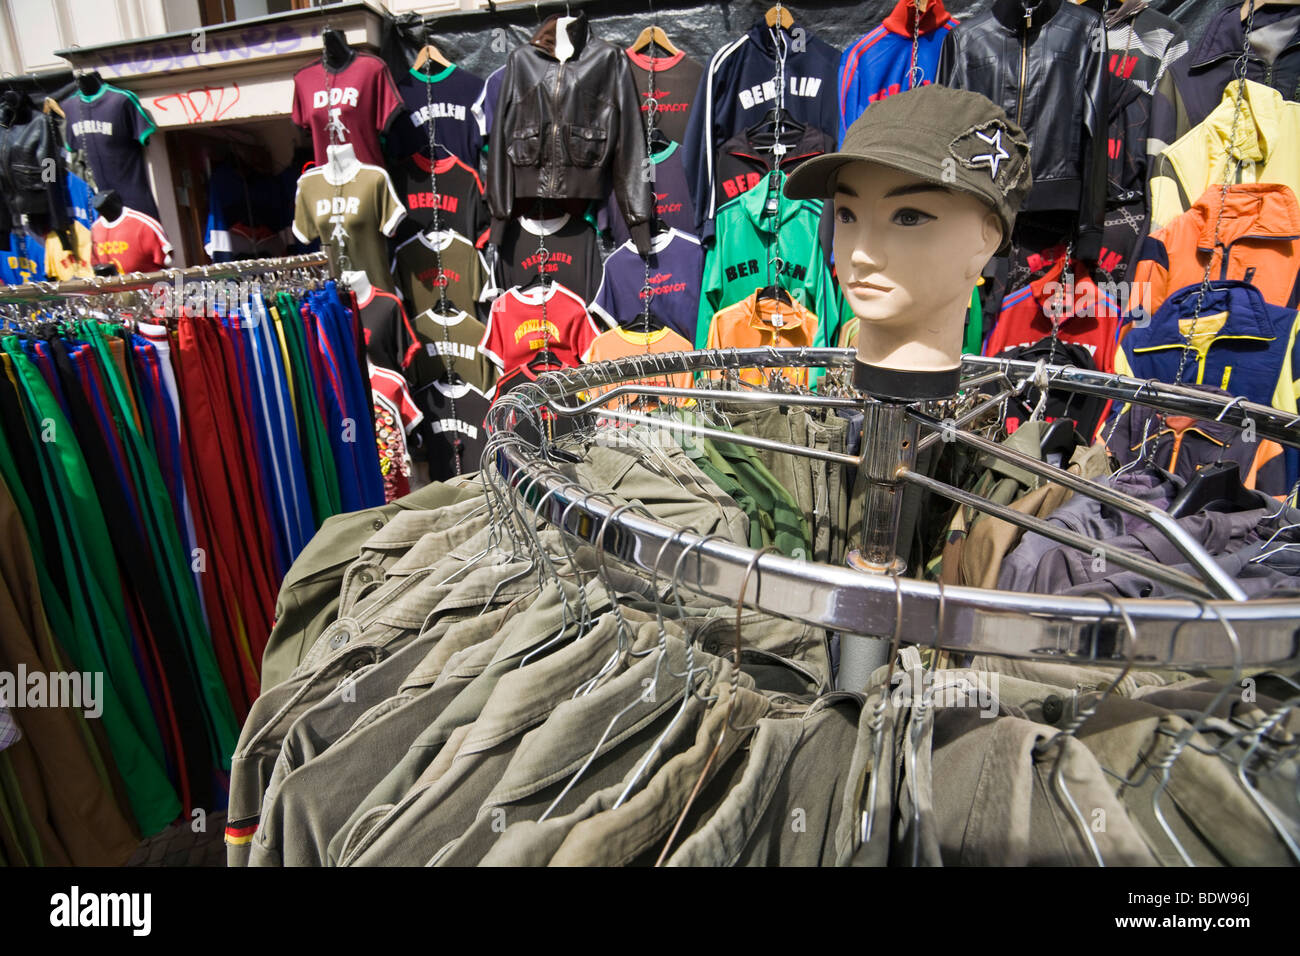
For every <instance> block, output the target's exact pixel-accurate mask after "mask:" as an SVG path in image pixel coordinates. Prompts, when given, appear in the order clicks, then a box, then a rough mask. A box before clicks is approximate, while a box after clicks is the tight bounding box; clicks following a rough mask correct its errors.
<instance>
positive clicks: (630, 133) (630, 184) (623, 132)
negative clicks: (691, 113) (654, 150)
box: [585, 54, 654, 295]
mask: <svg viewBox="0 0 1300 956" xmlns="http://www.w3.org/2000/svg"><path fill="white" fill-rule="evenodd" d="M616 62H617V64H618V66H617V75H616V76H615V78H614V82H615V87H614V89H615V91H616V94H615V95H616V100H615V102H616V105H617V109H618V133H617V134H616V135H617V136H618V142H617V143H616V144H615V146H614V193H615V195H616V196H617V197H618V208H619V209H620V210H621V211H622V213H623V221H624V222H626V223H627V229H628V233H629V234H630V235H631V237H632V241H633V243H635V244H636V248H637V251H638V252H640V253H641V255H643V256H644V255H648V254H649V252H650V214H651V212H652V211H653V209H654V187H653V185H652V184H651V183H650V181H649V180H648V179H647V178H646V177H645V176H644V175H643V174H642V169H643V164H644V163H645V162H646V156H647V155H648V148H647V146H646V139H645V127H644V126H642V125H641V106H640V98H639V97H638V96H637V92H636V82H635V81H634V80H633V79H632V67H631V66H630V65H629V64H628V60H627V57H626V56H623V55H622V54H620V55H619V57H618V59H617V61H616ZM593 241H594V237H593ZM585 294H587V295H590V294H591V293H590V291H588V292H587V293H585Z"/></svg>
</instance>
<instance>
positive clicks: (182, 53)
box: [100, 24, 309, 77]
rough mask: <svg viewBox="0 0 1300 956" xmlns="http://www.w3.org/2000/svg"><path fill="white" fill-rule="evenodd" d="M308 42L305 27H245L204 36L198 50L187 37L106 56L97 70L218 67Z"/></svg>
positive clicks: (122, 73)
mask: <svg viewBox="0 0 1300 956" xmlns="http://www.w3.org/2000/svg"><path fill="white" fill-rule="evenodd" d="M308 39H309V34H308V32H307V31H306V30H305V28H300V27H295V26H291V25H289V24H281V25H279V26H267V27H249V28H248V29H246V30H240V31H239V32H238V33H235V34H231V35H228V36H218V35H212V36H208V37H206V38H205V39H204V43H203V49H201V50H196V49H195V44H194V43H193V41H191V39H190V38H188V37H177V38H175V39H172V40H166V41H161V42H159V43H151V44H149V45H148V46H144V47H131V48H130V49H127V50H121V51H115V52H109V53H106V54H105V55H104V60H103V64H102V66H101V67H100V69H101V70H102V71H103V72H104V74H105V75H106V76H112V77H126V76H137V75H139V74H141V73H161V72H167V71H170V70H183V69H192V68H194V67H200V66H221V65H223V64H227V63H238V62H239V61H240V60H251V59H253V58H255V57H264V56H278V55H280V54H283V53H292V52H293V51H295V50H298V49H300V48H301V47H302V46H303V43H304V42H305V41H306V40H308Z"/></svg>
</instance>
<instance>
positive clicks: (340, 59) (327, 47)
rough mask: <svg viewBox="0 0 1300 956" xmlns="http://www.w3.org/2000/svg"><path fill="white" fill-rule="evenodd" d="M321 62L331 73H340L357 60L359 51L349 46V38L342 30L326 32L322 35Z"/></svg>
mask: <svg viewBox="0 0 1300 956" xmlns="http://www.w3.org/2000/svg"><path fill="white" fill-rule="evenodd" d="M321 46H322V53H321V62H323V63H324V64H325V69H327V70H329V71H330V72H331V73H339V72H341V71H343V70H345V69H347V67H348V66H349V65H350V64H351V63H352V61H353V60H354V59H356V55H357V51H356V50H354V49H352V47H350V46H348V38H347V36H345V35H344V33H343V32H342V31H341V30H326V31H325V32H324V33H322V34H321Z"/></svg>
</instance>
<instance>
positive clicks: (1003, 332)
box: [984, 294, 1015, 357]
mask: <svg viewBox="0 0 1300 956" xmlns="http://www.w3.org/2000/svg"><path fill="white" fill-rule="evenodd" d="M1008 298H1010V294H1008ZM1014 322H1015V317H1014V316H1013V315H1012V314H1011V313H1010V310H1009V309H1003V310H1001V311H1000V312H998V315H997V318H995V319H994V320H993V328H992V330H990V332H989V337H988V341H987V342H985V343H984V354H985V355H986V356H989V357H992V356H995V355H997V354H998V353H999V352H1001V351H1002V350H1003V349H1005V348H1006V347H1007V341H1008V339H1009V338H1010V335H1009V334H1008V333H1009V332H1010V329H1011V326H1012V324H1014Z"/></svg>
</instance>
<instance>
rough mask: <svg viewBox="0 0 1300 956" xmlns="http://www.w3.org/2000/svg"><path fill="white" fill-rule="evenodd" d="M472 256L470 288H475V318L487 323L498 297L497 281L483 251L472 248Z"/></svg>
mask: <svg viewBox="0 0 1300 956" xmlns="http://www.w3.org/2000/svg"><path fill="white" fill-rule="evenodd" d="M470 251H471V253H472V258H471V259H470V271H471V273H472V275H471V276H470V288H472V289H474V290H475V292H474V304H475V308H474V312H475V316H474V317H475V318H476V319H478V320H479V321H480V322H483V323H486V322H487V319H488V315H489V314H490V313H491V310H492V303H493V301H494V300H495V299H496V297H497V294H498V293H497V288H496V283H494V282H493V281H492V273H491V272H490V271H489V270H488V266H487V260H485V259H484V258H483V253H481V252H479V251H478V250H477V249H471V250H470Z"/></svg>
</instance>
